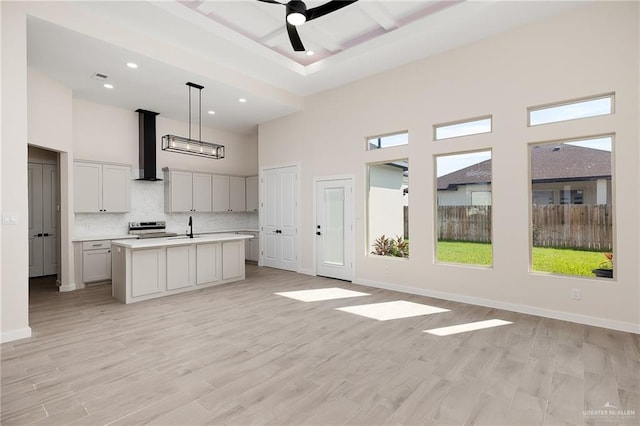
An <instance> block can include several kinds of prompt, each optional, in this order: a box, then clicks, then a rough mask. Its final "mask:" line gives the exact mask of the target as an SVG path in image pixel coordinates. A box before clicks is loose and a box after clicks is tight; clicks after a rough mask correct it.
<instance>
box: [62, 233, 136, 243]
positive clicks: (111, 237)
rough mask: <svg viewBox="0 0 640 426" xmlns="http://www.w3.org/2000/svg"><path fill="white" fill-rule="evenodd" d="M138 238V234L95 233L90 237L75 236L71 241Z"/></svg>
mask: <svg viewBox="0 0 640 426" xmlns="http://www.w3.org/2000/svg"><path fill="white" fill-rule="evenodd" d="M135 238H138V237H137V236H136V235H129V234H124V235H97V236H96V235H94V236H88V237H74V238H73V239H72V240H71V241H73V242H74V243H82V242H85V241H100V240H124V239H135Z"/></svg>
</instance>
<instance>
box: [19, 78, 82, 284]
mask: <svg viewBox="0 0 640 426" xmlns="http://www.w3.org/2000/svg"><path fill="white" fill-rule="evenodd" d="M72 96H73V94H72V92H71V89H69V88H68V87H65V86H63V85H61V84H59V83H58V82H56V81H54V80H52V79H50V78H49V77H47V76H46V75H44V74H42V73H40V72H38V71H37V70H35V69H32V68H28V70H27V118H28V125H27V129H28V142H29V144H31V145H33V146H34V147H42V148H46V149H49V150H52V151H56V152H59V153H60V158H59V162H60V164H59V169H60V170H59V176H60V240H59V241H60V270H59V271H58V281H59V284H60V285H61V286H62V288H63V289H64V288H71V287H73V281H74V278H73V270H74V266H73V262H74V259H73V244H72V241H71V240H72V238H71V236H72V235H71V234H72V232H73V216H72V213H71V212H72V211H73V185H72V182H73V167H70V164H71V162H72V161H73V142H72V141H73V137H72V120H73V112H72ZM37 151H38V150H37V149H34V148H32V147H29V152H37Z"/></svg>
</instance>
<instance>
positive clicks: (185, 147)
mask: <svg viewBox="0 0 640 426" xmlns="http://www.w3.org/2000/svg"><path fill="white" fill-rule="evenodd" d="M187 86H189V137H188V138H185V137H182V136H176V135H164V136H163V137H162V150H163V151H169V152H178V153H181V154H189V155H196V156H199V157H207V158H213V159H216V160H219V159H222V158H224V145H219V144H217V143H212V142H205V141H203V140H202V89H204V86H201V85H199V84H195V83H191V82H188V83H187ZM192 88H195V89H197V90H198V94H199V100H198V104H199V115H198V129H199V134H198V139H192V138H191V89H192Z"/></svg>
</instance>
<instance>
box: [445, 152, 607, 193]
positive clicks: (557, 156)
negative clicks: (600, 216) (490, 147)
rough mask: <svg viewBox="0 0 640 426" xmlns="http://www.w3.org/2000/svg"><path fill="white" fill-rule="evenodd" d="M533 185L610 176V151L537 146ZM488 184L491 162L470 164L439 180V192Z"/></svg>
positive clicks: (534, 153) (532, 160)
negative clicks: (459, 186) (458, 187)
mask: <svg viewBox="0 0 640 426" xmlns="http://www.w3.org/2000/svg"><path fill="white" fill-rule="evenodd" d="M531 164H532V166H533V167H532V172H531V173H532V176H531V179H532V180H533V181H534V182H550V181H575V180H593V179H598V178H610V177H611V152H609V151H603V150H600V149H592V148H585V147H582V146H575V145H567V144H559V145H538V146H535V147H533V149H532V150H531ZM472 183H491V160H485V161H482V162H480V163H477V164H473V165H471V166H469V167H465V168H464V169H460V170H456V171H455V172H452V173H449V174H447V175H444V176H440V177H439V178H438V189H439V190H442V189H455V188H456V187H457V186H458V185H467V184H472Z"/></svg>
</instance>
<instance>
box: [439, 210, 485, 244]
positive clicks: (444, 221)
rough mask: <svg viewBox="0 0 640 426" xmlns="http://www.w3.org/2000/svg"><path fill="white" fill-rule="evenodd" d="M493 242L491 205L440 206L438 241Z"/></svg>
mask: <svg viewBox="0 0 640 426" xmlns="http://www.w3.org/2000/svg"><path fill="white" fill-rule="evenodd" d="M440 240H453V241H473V242H477V243H489V242H491V206H438V241H440Z"/></svg>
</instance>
